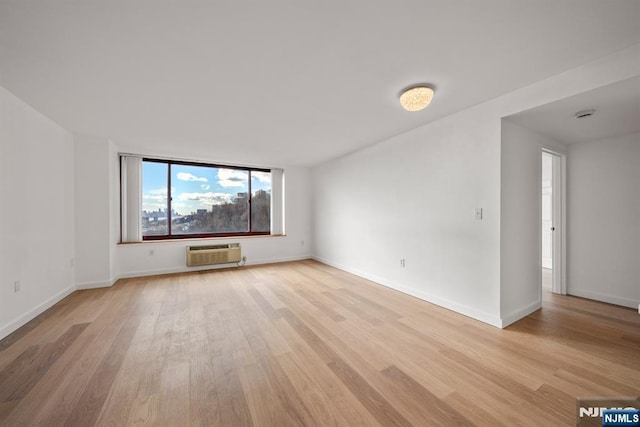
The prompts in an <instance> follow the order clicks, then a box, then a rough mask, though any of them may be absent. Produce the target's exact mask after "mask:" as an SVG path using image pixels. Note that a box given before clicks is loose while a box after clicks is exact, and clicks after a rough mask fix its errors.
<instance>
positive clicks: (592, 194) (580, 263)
mask: <svg viewBox="0 0 640 427" xmlns="http://www.w3.org/2000/svg"><path fill="white" fill-rule="evenodd" d="M567 169H568V176H567V185H568V187H569V190H570V191H569V193H568V195H567V204H568V207H567V211H568V212H567V215H568V252H569V254H568V261H567V269H568V272H567V292H568V293H569V294H571V295H577V296H581V297H586V298H591V299H596V300H600V301H605V302H610V303H613V304H619V305H623V306H627V307H638V304H640V133H636V134H633V135H627V136H624V137H618V138H612V139H607V140H602V141H596V142H585V143H578V144H573V145H571V146H570V148H569V157H568V165H567Z"/></svg>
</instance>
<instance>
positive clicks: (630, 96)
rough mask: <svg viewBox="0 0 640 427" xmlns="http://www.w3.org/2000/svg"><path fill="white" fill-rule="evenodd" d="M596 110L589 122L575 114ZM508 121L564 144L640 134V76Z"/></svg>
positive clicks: (520, 114) (516, 116)
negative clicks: (577, 117)
mask: <svg viewBox="0 0 640 427" xmlns="http://www.w3.org/2000/svg"><path fill="white" fill-rule="evenodd" d="M589 109H594V110H595V113H594V114H593V115H592V116H590V117H587V118H582V119H576V117H575V113H577V112H579V111H582V110H589ZM507 119H509V120H511V121H513V122H516V123H518V124H520V125H522V126H524V127H526V128H529V129H531V130H534V131H536V132H538V133H540V134H542V135H545V136H547V137H549V138H551V139H554V140H556V141H559V142H562V143H564V144H575V143H578V142H588V141H598V140H601V139H605V138H612V137H616V136H622V135H629V134H633V133H637V132H640V76H638V77H634V78H630V79H627V80H623V81H620V82H617V83H614V84H611V85H607V86H603V87H600V88H598V89H594V90H591V91H589V92H585V93H581V94H579V95H575V96H572V97H569V98H565V99H562V100H560V101H556V102H553V103H550V104H547V105H543V106H541V107H537V108H533V109H531V110H528V111H524V112H522V113H518V114H514V115H513V116H509V117H507Z"/></svg>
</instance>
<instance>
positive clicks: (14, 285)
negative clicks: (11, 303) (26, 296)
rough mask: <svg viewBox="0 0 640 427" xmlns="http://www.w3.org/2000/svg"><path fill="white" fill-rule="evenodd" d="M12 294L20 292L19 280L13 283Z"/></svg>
mask: <svg viewBox="0 0 640 427" xmlns="http://www.w3.org/2000/svg"><path fill="white" fill-rule="evenodd" d="M13 292H20V280H16V281H15V282H13Z"/></svg>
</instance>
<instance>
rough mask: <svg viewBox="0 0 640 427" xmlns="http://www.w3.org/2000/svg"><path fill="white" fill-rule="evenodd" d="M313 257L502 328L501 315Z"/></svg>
mask: <svg viewBox="0 0 640 427" xmlns="http://www.w3.org/2000/svg"><path fill="white" fill-rule="evenodd" d="M313 259H315V260H316V261H318V262H321V263H323V264H327V265H330V266H332V267H335V268H338V269H340V270H343V271H346V272H347V273H351V274H355V275H356V276H360V277H362V278H365V279H367V280H371V281H372V282H376V283H378V284H380V285H382V286H385V287H387V288H391V289H394V290H396V291H399V292H402V293H405V294H407V295H411V296H413V297H416V298H419V299H421V300H424V301H427V302H429V303H432V304H435V305H437V306H440V307H443V308H446V309H447V310H451V311H455V312H456V313H458V314H462V315H464V316H467V317H470V318H472V319H475V320H479V321H481V322H483V323H487V324H489V325H491V326H495V327H496V328H502V327H503V326H502V319H500V318H499V317H496V316H493V315H491V314H489V313H485V312H482V311H479V310H476V309H473V308H471V307H468V306H466V305H463V304H458V303H456V302H453V301H450V300H447V299H444V298H440V297H438V296H435V295H432V294H429V293H428V292H424V291H422V290H418V289H413V288H409V287H407V286H403V285H401V284H398V283H391V282H389V281H388V280H387V279H384V278H382V277H378V276H375V275H372V274H369V273H365V272H363V271H359V270H357V269H354V268H351V267H348V266H346V265H342V264H340V263H336V262H333V261H330V260H327V259H323V258H320V257H316V256H314V257H313Z"/></svg>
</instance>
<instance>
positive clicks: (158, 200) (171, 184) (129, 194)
mask: <svg viewBox="0 0 640 427" xmlns="http://www.w3.org/2000/svg"><path fill="white" fill-rule="evenodd" d="M282 179H283V174H282V170H280V169H260V168H250V167H237V166H226V165H225V166H222V165H215V164H206V163H198V162H189V161H177V160H162V159H153V158H141V157H137V156H130V155H121V185H122V207H123V212H122V238H121V241H122V242H136V241H142V240H161V239H180V238H196V237H222V236H251V235H268V234H281V233H282V232H283V227H282V188H283V182H282Z"/></svg>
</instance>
